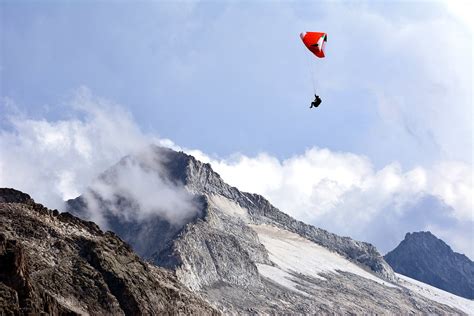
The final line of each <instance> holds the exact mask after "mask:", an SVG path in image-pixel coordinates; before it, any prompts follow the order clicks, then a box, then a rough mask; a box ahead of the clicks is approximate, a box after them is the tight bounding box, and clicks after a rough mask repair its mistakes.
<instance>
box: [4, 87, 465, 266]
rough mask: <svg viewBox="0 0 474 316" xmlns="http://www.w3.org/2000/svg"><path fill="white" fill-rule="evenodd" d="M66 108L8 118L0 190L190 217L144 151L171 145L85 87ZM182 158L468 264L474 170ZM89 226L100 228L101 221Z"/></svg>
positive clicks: (344, 222) (297, 208) (388, 239)
mask: <svg viewBox="0 0 474 316" xmlns="http://www.w3.org/2000/svg"><path fill="white" fill-rule="evenodd" d="M68 108H69V109H70V113H69V116H70V117H69V118H65V119H61V120H57V121H47V120H45V119H32V118H28V117H27V116H25V115H21V114H15V115H10V116H7V118H6V121H7V122H8V124H4V127H2V130H1V132H0V148H1V156H0V166H1V168H0V170H1V173H0V186H2V187H5V186H6V187H14V188H17V189H20V190H23V191H25V192H28V193H30V194H32V196H33V198H35V199H36V200H38V201H39V202H42V203H44V204H46V205H47V206H49V207H56V208H61V207H62V205H63V201H64V200H66V199H70V198H74V197H76V196H78V195H79V194H80V193H83V192H85V191H86V188H87V187H88V186H92V187H93V188H94V189H95V190H96V191H97V192H100V194H101V196H102V197H103V198H104V199H105V200H107V201H109V202H113V201H114V199H116V197H117V196H119V195H121V196H128V197H131V198H132V200H134V201H136V203H137V206H138V208H136V209H132V212H131V213H123V212H121V210H119V209H113V211H114V212H116V213H117V214H118V215H119V216H120V217H121V218H122V219H123V220H125V221H127V220H132V219H133V220H135V219H137V220H142V219H146V218H147V216H149V215H150V214H156V213H159V214H161V215H163V216H164V217H166V218H168V220H170V221H171V222H173V221H180V220H182V219H184V218H186V217H187V216H190V215H191V214H192V212H193V209H195V205H194V204H193V203H194V202H193V200H192V198H191V197H190V196H189V195H188V194H187V193H186V192H185V191H184V189H183V188H182V187H180V186H179V185H175V184H171V183H169V182H167V181H166V179H164V178H162V177H160V176H158V175H159V174H160V169H159V168H160V164H159V162H153V161H150V159H151V158H150V157H151V155H149V153H147V152H146V151H143V148H146V147H147V145H148V144H150V143H154V144H158V145H164V146H168V147H171V148H174V149H180V148H179V147H178V146H177V145H175V144H174V143H173V142H172V141H170V140H166V139H160V138H158V137H156V136H154V135H149V134H145V133H143V132H142V131H141V130H140V129H139V128H138V126H137V124H136V123H135V122H134V120H133V118H132V117H131V115H130V114H129V113H128V112H126V111H124V110H123V109H122V108H121V107H120V106H119V105H117V104H114V103H113V102H110V101H107V100H104V99H101V98H97V97H95V96H93V95H92V94H91V93H90V92H89V91H88V90H87V89H80V90H79V91H78V92H77V93H76V95H75V97H74V98H73V99H72V101H71V102H69V105H68ZM184 150H185V151H187V152H188V153H190V154H193V155H194V156H196V157H197V158H198V159H200V160H201V161H203V162H209V163H211V165H212V167H213V168H214V170H216V171H217V172H218V173H219V174H221V176H222V177H223V179H224V180H225V181H226V182H228V183H229V184H231V185H234V186H236V187H238V188H239V189H241V190H244V191H249V192H255V193H259V194H262V195H263V196H265V197H267V198H268V199H269V200H270V201H271V202H272V203H273V204H274V205H275V206H277V207H279V208H280V209H281V210H282V211H284V212H286V213H288V214H290V215H292V216H294V217H295V218H297V219H300V220H303V221H305V222H308V223H311V224H314V225H316V226H319V227H323V228H326V229H328V230H330V231H333V232H336V233H339V234H343V235H349V236H351V237H354V238H357V239H360V240H365V241H369V242H372V243H374V244H375V245H376V246H377V247H379V249H381V251H382V252H385V251H387V250H390V249H391V248H393V247H395V246H396V244H397V242H399V241H400V240H401V239H402V238H403V236H404V234H405V233H406V232H408V231H418V230H428V229H429V230H432V231H433V232H434V233H435V234H437V235H438V236H439V237H441V238H443V239H445V240H446V241H447V242H448V243H449V244H451V245H452V246H453V247H454V249H455V250H457V251H460V252H464V253H466V254H468V255H469V256H470V257H471V258H472V257H474V256H473V254H474V250H473V245H472V240H473V237H474V236H472V234H473V232H472V227H473V224H474V221H473V201H472V196H474V190H473V183H472V172H473V168H472V165H470V164H468V163H466V162H460V161H440V162H438V163H436V164H433V165H432V166H431V167H423V166H418V167H414V168H411V169H408V170H404V169H403V168H402V166H401V165H400V164H399V163H397V162H393V163H390V164H388V165H385V166H383V167H382V168H376V167H374V165H373V163H372V162H371V160H370V159H369V158H368V157H365V156H361V155H357V154H353V153H348V152H334V151H331V150H328V149H325V148H318V147H313V148H309V149H307V150H306V151H305V152H304V153H302V154H300V155H294V156H292V157H289V158H287V159H284V160H281V159H278V158H276V157H274V156H272V155H270V154H266V153H261V154H258V155H256V156H253V157H249V156H246V155H240V154H236V155H233V156H231V157H228V158H219V157H213V156H210V155H207V154H205V153H203V152H201V151H199V150H191V149H184ZM128 154H135V156H136V157H141V158H140V159H138V160H133V159H129V160H125V161H122V165H123V167H124V168H121V169H120V172H118V173H116V174H115V175H114V178H113V181H112V182H114V184H115V185H114V186H112V187H111V186H110V185H109V184H110V181H109V182H107V181H103V180H104V179H101V180H97V177H98V175H99V174H100V173H102V172H103V171H104V170H106V169H107V168H109V167H110V166H112V165H114V164H116V163H117V162H118V161H119V160H120V159H121V158H122V157H124V156H126V155H128ZM143 164H145V166H147V167H146V168H145V169H143V168H141V167H140V166H142V165H143ZM144 170H145V171H144ZM137 210H139V211H137ZM94 219H95V220H96V221H98V222H101V220H103V219H102V218H101V214H100V213H97V214H95V218H94Z"/></svg>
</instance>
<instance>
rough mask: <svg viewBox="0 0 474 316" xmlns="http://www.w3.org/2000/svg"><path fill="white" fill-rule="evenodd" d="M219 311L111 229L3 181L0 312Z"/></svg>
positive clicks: (10, 313)
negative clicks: (104, 229) (52, 206)
mask: <svg viewBox="0 0 474 316" xmlns="http://www.w3.org/2000/svg"><path fill="white" fill-rule="evenodd" d="M43 313H45V314H48V315H59V314H61V315H65V314H67V315H88V314H93V315H150V314H159V313H172V314H199V315H203V314H204V315H206V314H217V311H215V310H214V309H213V308H212V307H210V306H209V305H208V304H207V303H205V302H204V301H202V300H201V299H200V298H198V297H196V296H195V295H194V294H193V293H192V292H190V291H189V290H188V289H187V288H185V287H184V286H183V285H181V284H180V283H179V282H178V281H177V280H176V277H174V275H173V274H172V273H170V272H169V271H166V270H164V269H161V268H157V267H155V266H153V265H150V264H147V263H145V262H143V261H142V260H140V259H139V257H138V256H137V255H136V254H135V253H133V251H132V250H131V249H130V247H129V246H128V245H127V244H126V243H124V242H123V241H122V240H121V239H120V238H118V237H117V236H116V235H115V234H114V233H111V232H105V233H104V232H102V231H101V230H100V229H99V227H98V226H97V225H95V224H94V223H92V222H86V221H83V220H81V219H79V218H77V217H74V216H72V215H71V214H69V213H59V212H58V211H57V210H49V209H47V208H45V207H43V206H42V205H41V204H37V203H35V202H34V201H33V200H32V199H31V198H30V196H29V195H27V194H25V193H22V192H20V191H17V190H13V189H5V188H2V189H0V314H1V315H39V314H43Z"/></svg>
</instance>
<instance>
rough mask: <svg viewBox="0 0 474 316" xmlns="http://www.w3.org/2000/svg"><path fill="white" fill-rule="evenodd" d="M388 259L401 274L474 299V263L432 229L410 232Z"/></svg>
mask: <svg viewBox="0 0 474 316" xmlns="http://www.w3.org/2000/svg"><path fill="white" fill-rule="evenodd" d="M385 260H386V261H387V262H388V263H389V264H390V266H392V268H393V269H394V270H395V271H396V272H398V273H400V274H403V275H406V276H408V277H410V278H413V279H416V280H419V281H422V282H425V283H428V284H431V285H433V286H435V287H437V288H440V289H443V290H445V291H448V292H451V293H454V294H456V295H459V296H463V297H466V298H469V299H474V262H472V261H471V260H470V259H469V258H468V257H466V256H465V255H463V254H459V253H456V252H454V251H453V250H452V249H451V247H449V246H448V245H447V244H446V243H445V242H444V241H442V240H441V239H439V238H437V237H436V236H435V235H433V234H432V233H431V232H416V233H407V234H406V236H405V239H404V240H403V241H402V242H401V243H400V244H399V245H398V246H397V247H396V248H395V249H394V250H392V251H390V252H389V253H387V254H386V255H385Z"/></svg>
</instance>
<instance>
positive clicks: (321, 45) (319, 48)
mask: <svg viewBox="0 0 474 316" xmlns="http://www.w3.org/2000/svg"><path fill="white" fill-rule="evenodd" d="M300 37H301V40H302V41H303V43H304V45H305V46H306V48H308V50H309V51H310V52H312V53H313V54H314V55H315V56H316V57H318V58H324V57H325V54H324V50H325V48H326V42H327V40H328V36H327V34H326V33H322V32H304V33H301V34H300ZM311 76H312V75H311ZM311 79H312V80H313V77H311ZM313 89H314V91H315V93H314V97H315V98H314V101H313V102H311V106H310V107H309V108H310V109H311V108H313V107H318V106H319V105H320V104H321V102H322V100H321V98H320V97H319V96H318V95H317V94H316V89H315V87H314V82H313Z"/></svg>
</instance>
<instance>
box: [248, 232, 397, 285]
mask: <svg viewBox="0 0 474 316" xmlns="http://www.w3.org/2000/svg"><path fill="white" fill-rule="evenodd" d="M251 227H252V228H253V229H254V230H255V231H256V232H257V234H258V238H259V239H260V242H261V243H262V244H263V245H264V246H265V248H266V249H267V251H268V253H269V257H270V260H271V261H272V262H274V263H275V264H276V265H277V266H276V267H272V266H269V265H265V264H258V265H257V268H258V271H259V273H260V274H261V275H262V276H264V277H266V278H269V279H271V280H273V281H274V282H276V283H278V284H280V285H282V286H285V287H287V288H290V289H292V290H294V291H297V292H299V293H301V292H300V291H299V290H298V289H297V288H296V286H297V285H298V284H299V283H298V282H301V281H300V280H298V282H297V281H296V280H295V277H294V276H293V275H291V274H290V273H293V274H294V273H300V274H304V275H307V276H310V277H313V278H321V279H324V277H322V276H321V275H320V274H322V273H338V271H344V272H349V273H353V274H355V275H358V276H361V277H363V278H366V279H369V280H372V281H375V282H377V283H380V284H382V285H385V286H389V287H394V285H393V284H391V283H389V282H387V281H385V280H382V279H380V278H378V277H377V276H375V275H374V274H372V273H370V272H368V271H366V270H364V269H363V268H361V267H360V266H358V265H357V264H355V263H352V262H351V261H349V260H347V259H346V258H344V257H342V256H341V255H339V254H337V253H335V252H332V251H330V250H328V249H326V248H324V247H322V246H320V245H318V244H316V243H314V242H312V241H310V240H308V239H306V238H303V237H301V236H300V235H298V234H295V233H292V232H289V231H286V230H283V229H280V228H277V227H274V226H270V225H251Z"/></svg>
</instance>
